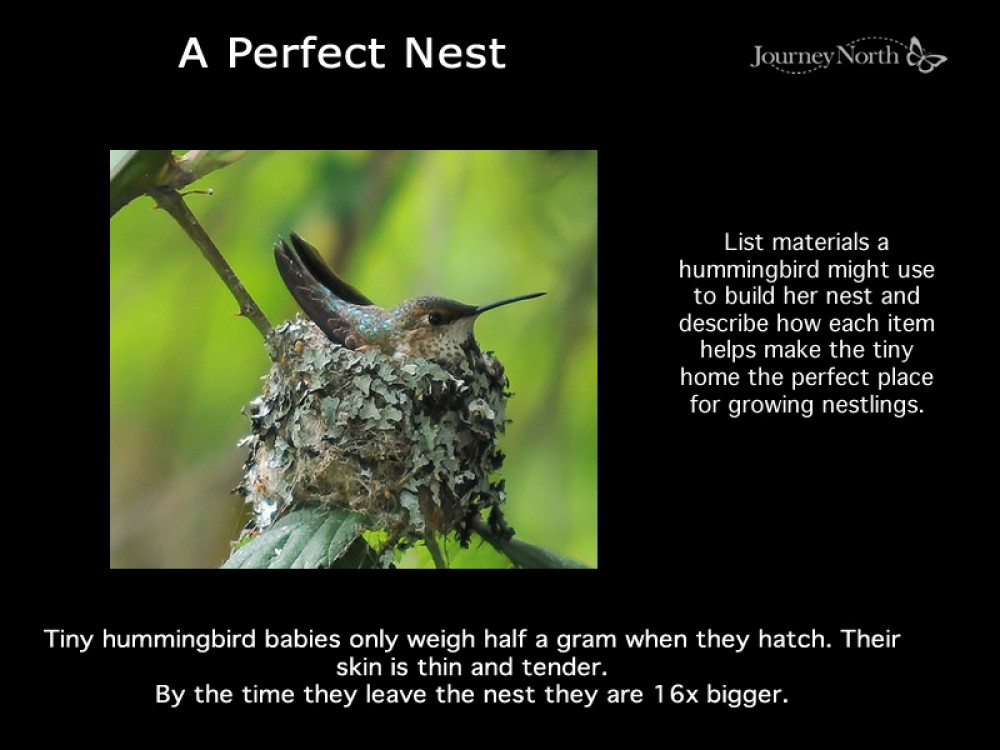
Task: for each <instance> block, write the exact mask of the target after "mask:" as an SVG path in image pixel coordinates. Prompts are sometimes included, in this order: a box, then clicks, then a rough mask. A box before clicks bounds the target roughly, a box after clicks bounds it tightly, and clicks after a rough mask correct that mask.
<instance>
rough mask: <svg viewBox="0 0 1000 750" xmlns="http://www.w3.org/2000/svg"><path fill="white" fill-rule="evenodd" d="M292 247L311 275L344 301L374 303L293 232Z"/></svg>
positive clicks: (361, 303) (357, 303) (355, 303)
mask: <svg viewBox="0 0 1000 750" xmlns="http://www.w3.org/2000/svg"><path fill="white" fill-rule="evenodd" d="M290 236H291V239H292V248H293V249H294V252H295V254H296V255H297V256H298V259H299V260H300V261H301V263H302V265H303V266H305V267H306V268H307V269H308V270H309V271H310V273H312V275H313V277H314V278H315V279H316V280H317V281H318V282H319V283H320V284H322V285H323V286H325V287H326V288H327V289H329V290H330V291H331V292H333V293H334V294H335V295H336V296H338V297H340V298H341V299H342V300H344V302H350V303H351V304H352V305H374V304H375V303H374V302H372V301H371V300H370V299H368V298H367V297H366V296H365V295H363V294H362V293H361V292H359V291H358V290H357V289H355V288H354V287H353V286H351V285H350V284H348V283H347V282H346V281H344V280H343V279H342V278H340V277H339V276H338V275H337V274H336V273H334V271H333V269H332V268H330V266H328V265H327V264H326V261H324V260H323V258H322V256H321V255H320V254H319V250H317V249H316V248H315V247H313V246H312V245H310V244H309V243H308V242H306V241H305V240H304V239H302V238H301V237H299V236H298V235H297V234H296V233H295V232H292V233H291V235H290Z"/></svg>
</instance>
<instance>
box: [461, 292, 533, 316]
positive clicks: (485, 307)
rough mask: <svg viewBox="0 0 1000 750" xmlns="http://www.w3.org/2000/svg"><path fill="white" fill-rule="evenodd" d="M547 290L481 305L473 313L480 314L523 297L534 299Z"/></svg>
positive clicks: (518, 300)
mask: <svg viewBox="0 0 1000 750" xmlns="http://www.w3.org/2000/svg"><path fill="white" fill-rule="evenodd" d="M544 294H545V292H533V293H532V294H522V295H521V296H520V297H508V298H507V299H502V300H500V301H499V302H491V303H490V304H488V305H480V306H479V307H477V308H476V309H475V311H474V312H473V315H479V314H480V313H484V312H486V311H487V310H492V309H493V308H495V307H502V306H504V305H509V304H510V303H511V302H520V301H521V300H523V299H534V298H535V297H541V296H542V295H544Z"/></svg>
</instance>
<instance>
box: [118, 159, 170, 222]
mask: <svg viewBox="0 0 1000 750" xmlns="http://www.w3.org/2000/svg"><path fill="white" fill-rule="evenodd" d="M169 162H170V151H169V150H168V151H158V150H148V149H143V150H139V151H129V152H128V153H127V154H126V155H125V156H124V157H122V159H121V160H120V161H119V162H118V163H117V164H116V165H115V167H114V169H112V170H111V215H112V216H114V215H115V214H116V213H118V209H120V208H121V207H122V206H124V205H126V204H127V203H129V202H130V201H132V200H134V199H135V198H138V197H139V196H140V195H142V194H143V193H145V192H146V191H147V190H149V188H151V187H153V186H154V185H156V184H157V181H158V180H159V179H160V178H161V177H162V175H163V173H164V168H165V167H166V166H167V164H168V163H169Z"/></svg>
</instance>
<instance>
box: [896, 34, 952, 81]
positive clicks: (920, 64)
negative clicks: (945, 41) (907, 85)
mask: <svg viewBox="0 0 1000 750" xmlns="http://www.w3.org/2000/svg"><path fill="white" fill-rule="evenodd" d="M947 59H948V58H947V57H945V56H944V55H928V54H927V53H926V52H924V48H923V47H922V46H921V45H920V40H919V39H917V38H916V37H913V38H911V39H910V51H909V52H907V53H906V64H907V65H909V66H911V67H913V66H916V68H917V70H919V71H920V72H921V73H930V72H931V71H932V70H934V68H936V67H937V66H938V65H940V64H941V63H943V62H944V61H945V60H947Z"/></svg>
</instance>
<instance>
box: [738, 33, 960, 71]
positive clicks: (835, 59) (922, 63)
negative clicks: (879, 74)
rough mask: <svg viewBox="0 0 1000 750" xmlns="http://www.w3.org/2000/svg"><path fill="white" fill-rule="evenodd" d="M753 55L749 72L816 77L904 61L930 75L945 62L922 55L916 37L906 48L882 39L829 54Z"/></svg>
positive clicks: (757, 51) (860, 41) (851, 44)
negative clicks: (839, 69) (842, 67)
mask: <svg viewBox="0 0 1000 750" xmlns="http://www.w3.org/2000/svg"><path fill="white" fill-rule="evenodd" d="M753 54H754V56H753V62H751V63H750V67H751V68H760V67H762V66H767V67H771V68H774V69H775V70H777V71H779V72H781V73H788V74H790V75H803V74H805V73H815V72H816V71H817V70H826V69H828V68H830V67H832V66H837V65H901V64H902V61H903V60H906V64H907V65H908V66H909V67H911V68H916V69H917V70H918V71H920V72H921V73H930V72H932V71H934V70H935V69H936V68H937V67H938V66H939V65H941V63H943V62H945V61H946V60H947V59H948V58H947V57H945V56H944V55H931V54H928V53H927V52H925V51H924V48H923V45H921V44H920V40H919V39H917V38H916V37H915V36H914V37H910V43H909V44H904V43H903V42H901V41H899V40H898V39H890V38H889V37H885V36H863V37H861V38H860V39H855V40H854V41H852V42H848V43H847V44H838V45H837V46H836V47H834V48H833V49H828V50H770V49H764V47H763V46H762V45H759V44H758V45H756V46H755V47H754V48H753Z"/></svg>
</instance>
